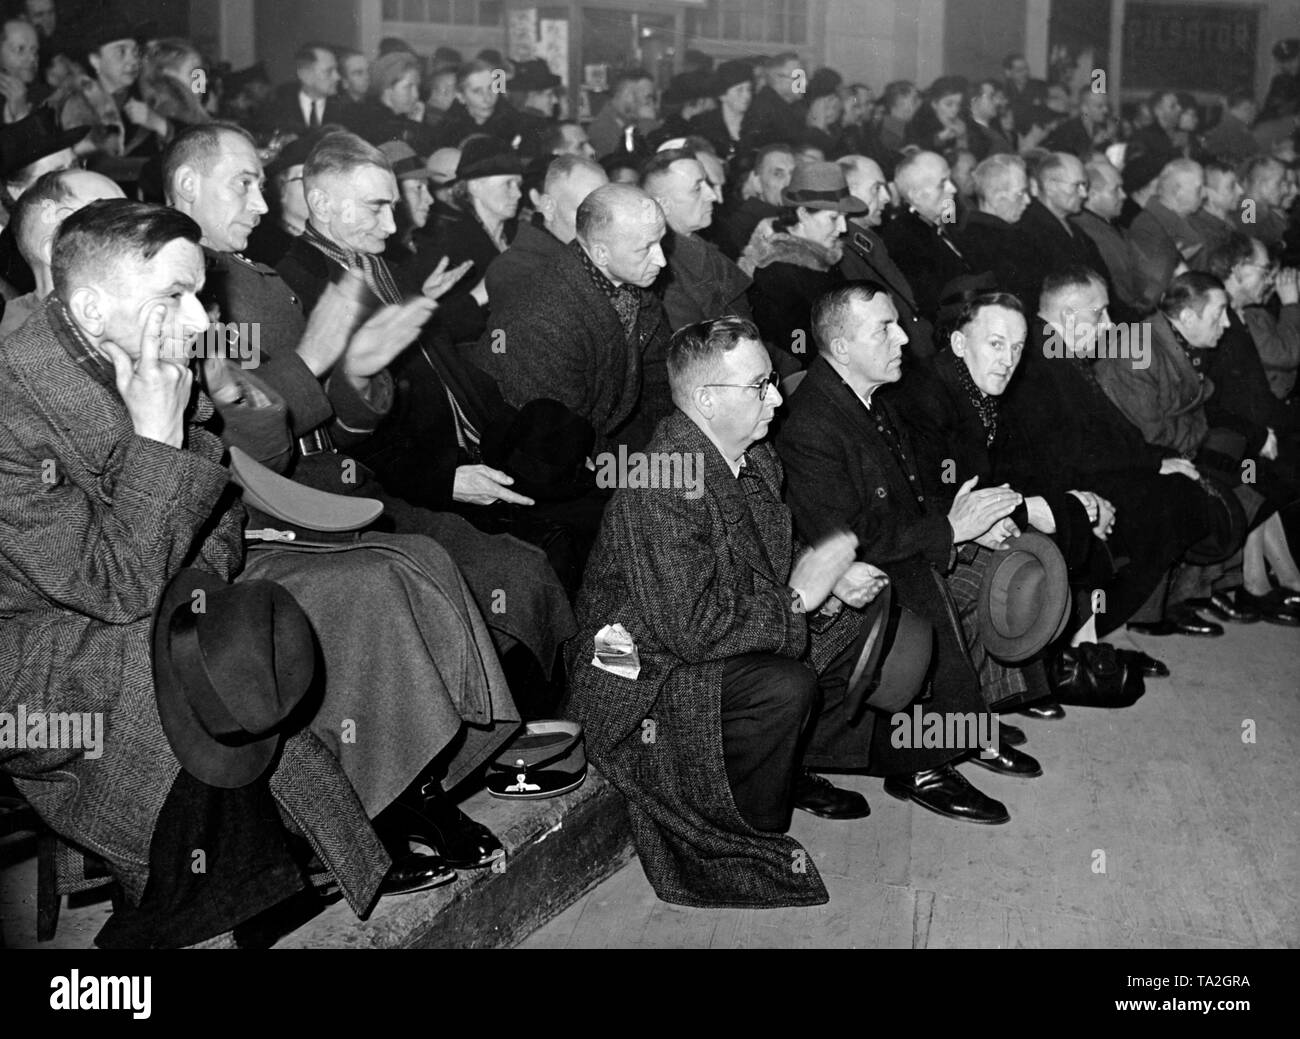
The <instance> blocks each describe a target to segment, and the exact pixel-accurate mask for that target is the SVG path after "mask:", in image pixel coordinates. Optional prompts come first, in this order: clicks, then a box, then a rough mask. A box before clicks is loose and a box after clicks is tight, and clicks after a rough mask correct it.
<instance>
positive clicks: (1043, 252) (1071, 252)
mask: <svg viewBox="0 0 1300 1039" xmlns="http://www.w3.org/2000/svg"><path fill="white" fill-rule="evenodd" d="M1034 179H1035V180H1036V182H1037V184H1038V197H1037V198H1035V199H1034V200H1033V201H1032V202H1030V203H1029V205H1028V206H1026V207H1025V211H1024V213H1023V214H1022V215H1021V217H1020V220H1019V221H1018V222H1017V223H1016V229H1017V230H1018V231H1019V232H1020V233H1021V235H1022V236H1023V238H1024V239H1025V240H1026V241H1028V242H1029V243H1031V244H1032V246H1033V247H1034V250H1035V262H1034V265H1033V271H1034V274H1035V278H1034V281H1035V284H1034V286H1033V298H1032V299H1026V300H1025V301H1024V302H1025V305H1026V309H1028V310H1033V309H1034V307H1036V306H1037V304H1038V298H1037V297H1038V286H1039V285H1041V284H1042V280H1043V278H1044V277H1045V276H1046V275H1047V274H1049V273H1051V272H1054V271H1061V270H1064V269H1065V268H1066V267H1071V266H1074V265H1075V264H1081V265H1082V266H1084V267H1087V268H1089V269H1090V270H1094V271H1096V272H1097V273H1098V274H1099V275H1100V276H1101V277H1102V279H1103V280H1105V281H1106V282H1107V286H1108V287H1109V278H1110V272H1109V271H1108V270H1107V269H1106V261H1105V260H1103V259H1102V257H1101V253H1100V252H1098V251H1097V246H1096V245H1094V244H1093V241H1092V239H1091V238H1089V237H1088V236H1087V235H1086V234H1084V233H1083V232H1082V231H1080V230H1079V229H1078V228H1077V227H1074V226H1073V225H1072V224H1071V223H1070V217H1072V216H1075V215H1077V214H1078V213H1080V212H1082V211H1083V204H1084V202H1085V201H1086V200H1087V198H1088V177H1087V175H1086V174H1085V173H1084V171H1083V163H1081V162H1080V161H1079V160H1078V159H1077V158H1076V157H1075V156H1073V155H1067V154H1065V153H1064V152H1054V153H1053V154H1052V155H1051V156H1050V157H1049V158H1046V159H1044V160H1043V161H1042V163H1041V164H1040V165H1039V167H1038V172H1037V173H1036V174H1035V177H1034ZM1110 294H1111V296H1114V295H1115V293H1114V292H1113V291H1112V292H1111V293H1110Z"/></svg>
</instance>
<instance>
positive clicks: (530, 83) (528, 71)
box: [510, 58, 563, 93]
mask: <svg viewBox="0 0 1300 1039" xmlns="http://www.w3.org/2000/svg"><path fill="white" fill-rule="evenodd" d="M562 82H563V80H561V79H560V77H559V76H557V75H556V74H555V73H554V72H552V71H551V69H550V66H549V65H547V64H546V59H545V58H533V59H532V60H531V61H523V62H520V63H519V65H518V69H517V71H516V72H515V76H514V79H512V80H511V81H510V89H511V90H520V91H523V92H524V93H531V92H532V91H534V90H554V89H555V88H556V87H558V86H559V85H560V84H561V83H562Z"/></svg>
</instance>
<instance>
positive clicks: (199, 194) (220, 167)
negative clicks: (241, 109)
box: [190, 133, 267, 253]
mask: <svg viewBox="0 0 1300 1039" xmlns="http://www.w3.org/2000/svg"><path fill="white" fill-rule="evenodd" d="M211 161H212V172H211V173H206V174H205V173H203V172H202V170H198V169H196V170H195V177H194V184H195V195H194V204H193V212H192V213H191V214H190V215H191V216H192V217H193V218H194V221H195V222H196V223H197V224H198V225H199V227H201V228H203V244H204V245H206V246H208V247H209V248H211V249H215V250H216V251H217V252H222V253H233V252H240V251H242V250H243V249H245V248H247V246H248V236H249V235H250V234H252V232H253V228H255V227H256V226H257V225H258V224H259V223H260V222H261V220H262V216H263V214H264V213H266V211H267V205H266V200H265V198H263V197H262V188H263V178H262V164H261V162H259V161H258V158H257V152H256V151H255V150H254V149H253V146H252V145H251V144H249V143H248V142H247V141H246V140H244V139H243V138H242V137H239V136H237V135H235V134H231V133H227V134H222V136H221V149H220V151H218V152H217V154H216V157H215V158H214V159H213V160H211Z"/></svg>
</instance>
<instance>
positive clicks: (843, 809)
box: [794, 768, 871, 819]
mask: <svg viewBox="0 0 1300 1039" xmlns="http://www.w3.org/2000/svg"><path fill="white" fill-rule="evenodd" d="M794 806H795V807H796V808H798V809H799V810H800V811H804V812H811V813H812V814H813V815H820V816H821V817H822V818H823V819H865V818H866V817H867V816H868V815H870V814H871V806H870V805H869V804H867V799H866V798H865V797H863V796H862V795H861V794H859V793H857V792H855V791H853V790H841V789H840V788H839V787H837V786H834V785H833V784H832V783H831V781H830V780H829V779H826V778H825V777H824V776H819V775H817V774H816V773H815V772H810V771H809V770H808V769H806V768H805V769H800V770H799V774H798V775H797V776H795V780H794Z"/></svg>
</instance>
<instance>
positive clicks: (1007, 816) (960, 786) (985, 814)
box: [885, 765, 1011, 826]
mask: <svg viewBox="0 0 1300 1039" xmlns="http://www.w3.org/2000/svg"><path fill="white" fill-rule="evenodd" d="M885 793H887V794H888V795H889V796H890V797H896V798H898V799H899V800H900V801H912V802H915V803H916V804H918V805H920V806H921V807H922V808H924V809H926V810H928V811H931V812H934V813H935V814H936V815H943V816H946V817H948V818H949V819H962V820H964V821H966V822H968V823H984V824H986V825H989V826H995V825H997V824H999V823H1006V822H1010V821H1011V813H1010V812H1008V811H1007V806H1006V805H1004V804H1003V803H1002V802H1001V801H995V800H993V798H991V797H989V796H988V795H987V794H984V793H981V792H980V791H979V790H977V789H976V788H975V787H974V786H972V785H971V783H970V781H969V780H967V778H966V777H965V776H963V775H962V774H961V773H960V772H958V771H957V770H956V769H955V768H953V767H952V766H951V765H941V766H940V767H939V768H932V769H928V770H926V771H925V772H917V773H914V774H913V775H910V776H890V777H888V778H887V779H886V780H885Z"/></svg>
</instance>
